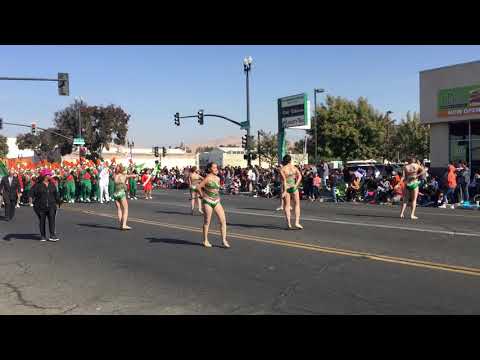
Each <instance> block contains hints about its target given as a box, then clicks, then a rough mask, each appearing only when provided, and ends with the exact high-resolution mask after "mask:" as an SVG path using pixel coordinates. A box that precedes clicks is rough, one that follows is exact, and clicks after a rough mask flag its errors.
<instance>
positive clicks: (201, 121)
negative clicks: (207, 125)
mask: <svg viewBox="0 0 480 360" xmlns="http://www.w3.org/2000/svg"><path fill="white" fill-rule="evenodd" d="M197 116H198V123H199V124H200V125H203V110H198V114H197Z"/></svg>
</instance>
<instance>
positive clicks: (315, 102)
mask: <svg viewBox="0 0 480 360" xmlns="http://www.w3.org/2000/svg"><path fill="white" fill-rule="evenodd" d="M323 92H325V90H324V89H313V102H314V107H315V111H314V114H315V132H314V133H315V135H314V136H315V165H317V162H318V156H317V155H318V136H317V129H318V124H317V94H321V93H323Z"/></svg>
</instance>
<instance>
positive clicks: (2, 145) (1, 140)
mask: <svg viewBox="0 0 480 360" xmlns="http://www.w3.org/2000/svg"><path fill="white" fill-rule="evenodd" d="M7 155H8V144H7V138H6V137H5V136H2V135H0V158H6V157H7Z"/></svg>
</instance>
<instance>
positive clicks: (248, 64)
mask: <svg viewBox="0 0 480 360" xmlns="http://www.w3.org/2000/svg"><path fill="white" fill-rule="evenodd" d="M252 62H253V59H252V57H251V56H249V57H246V58H245V59H243V71H244V72H245V75H246V88H247V129H246V130H247V139H248V142H247V164H248V167H250V166H251V165H252V155H251V144H250V139H251V138H250V128H251V124H250V89H249V88H250V83H249V76H248V75H249V73H250V70H251V69H252Z"/></svg>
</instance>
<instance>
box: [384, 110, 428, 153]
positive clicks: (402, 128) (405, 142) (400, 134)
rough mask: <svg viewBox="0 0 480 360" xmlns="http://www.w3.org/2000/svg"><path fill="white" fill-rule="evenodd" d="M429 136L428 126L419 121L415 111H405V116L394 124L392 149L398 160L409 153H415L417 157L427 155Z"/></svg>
mask: <svg viewBox="0 0 480 360" xmlns="http://www.w3.org/2000/svg"><path fill="white" fill-rule="evenodd" d="M429 149H430V136H429V128H428V126H425V125H422V124H421V123H420V117H419V115H418V114H417V113H413V115H412V114H411V113H410V112H407V115H406V118H404V119H402V120H401V122H400V123H399V124H398V125H397V126H396V131H395V136H394V138H393V145H392V150H393V152H396V154H395V155H396V156H397V157H399V158H400V160H404V159H405V158H406V157H407V156H409V155H415V156H416V157H417V158H418V159H424V158H426V157H428V154H429V152H430V150H429Z"/></svg>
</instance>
